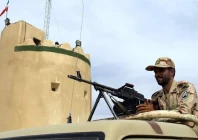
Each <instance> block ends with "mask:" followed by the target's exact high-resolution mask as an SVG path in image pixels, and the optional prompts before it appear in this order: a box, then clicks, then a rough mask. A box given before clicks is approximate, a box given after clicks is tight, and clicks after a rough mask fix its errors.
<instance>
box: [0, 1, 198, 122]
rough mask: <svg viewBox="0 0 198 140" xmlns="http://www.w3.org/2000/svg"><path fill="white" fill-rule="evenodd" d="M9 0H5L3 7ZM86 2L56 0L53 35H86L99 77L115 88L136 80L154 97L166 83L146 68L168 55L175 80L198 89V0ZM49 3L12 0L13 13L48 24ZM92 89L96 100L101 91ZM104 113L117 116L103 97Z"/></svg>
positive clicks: (69, 38) (66, 38) (68, 38)
mask: <svg viewBox="0 0 198 140" xmlns="http://www.w3.org/2000/svg"><path fill="white" fill-rule="evenodd" d="M6 3H7V0H1V1H0V9H2V10H3V9H4V7H5V5H6ZM83 4H84V10H83V9H82V8H83V6H82V0H72V1H71V0H56V1H55V0H54V1H52V10H51V20H50V29H49V34H50V35H49V39H50V40H52V41H53V42H55V41H59V42H60V43H64V42H68V43H70V44H71V45H72V46H75V41H76V40H77V39H81V41H82V48H83V50H84V52H85V53H88V54H90V56H91V76H92V80H93V81H97V82H98V83H101V84H105V85H108V86H111V87H114V88H118V87H120V86H122V85H123V84H124V83H131V84H134V86H135V87H134V88H135V90H137V91H138V92H140V93H142V94H144V96H145V97H146V98H150V96H151V95H152V94H153V93H154V92H155V91H157V90H160V89H161V87H160V86H159V85H158V84H157V82H156V80H155V78H154V73H153V72H148V71H146V70H145V67H146V66H147V65H150V64H154V63H155V61H156V59H157V58H158V57H162V56H166V57H170V58H171V59H172V60H173V61H174V62H175V65H176V76H175V80H178V81H179V80H186V81H189V82H191V83H193V84H194V85H195V87H196V88H198V74H197V72H198V64H197V63H196V62H197V61H198V57H197V51H198V48H197V45H198V28H197V25H198V16H197V15H198V10H197V6H198V0H174V1H173V0H122V1H118V0H108V1H107V0H91V1H90V0H83ZM44 7H45V0H34V1H33V0H17V1H14V0H13V1H12V0H10V3H9V12H8V17H9V18H10V20H11V22H17V21H19V20H24V21H26V22H28V23H30V24H32V25H34V26H36V27H37V28H40V29H43V25H44V15H45V14H44V12H45V9H44ZM0 11H1V10H0ZM82 12H83V20H82ZM4 20H5V15H3V16H2V17H0V30H2V29H3V28H4ZM82 21H83V22H82ZM81 22H82V23H83V24H82V25H83V26H82V32H81V33H82V34H81V38H80V31H81V30H80V29H81ZM92 91H93V93H92V94H93V99H92V100H93V103H94V102H95V99H96V96H97V95H98V92H96V91H94V89H93V90H92ZM104 117H112V115H111V113H110V111H109V110H108V107H107V105H106V104H105V103H104V101H103V100H101V102H100V103H99V106H98V108H97V109H96V112H95V114H94V116H93V119H100V118H104Z"/></svg>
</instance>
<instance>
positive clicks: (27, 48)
mask: <svg viewBox="0 0 198 140" xmlns="http://www.w3.org/2000/svg"><path fill="white" fill-rule="evenodd" d="M14 51H15V52H21V51H39V52H43V51H44V52H53V53H60V54H65V55H69V56H73V57H76V58H77V57H78V58H79V59H81V60H82V61H84V62H86V63H87V64H89V66H91V63H90V61H89V59H87V58H86V57H85V56H84V55H82V54H79V53H76V52H74V51H70V50H65V49H62V48H56V47H48V46H33V45H28V46H27V45H25V46H16V47H15V48H14Z"/></svg>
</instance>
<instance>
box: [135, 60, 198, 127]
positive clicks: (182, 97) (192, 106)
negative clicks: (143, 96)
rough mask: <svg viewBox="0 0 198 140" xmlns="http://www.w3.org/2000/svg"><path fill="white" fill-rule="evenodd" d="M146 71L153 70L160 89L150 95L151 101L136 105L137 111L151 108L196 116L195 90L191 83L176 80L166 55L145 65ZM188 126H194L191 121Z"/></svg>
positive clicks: (172, 63)
mask: <svg viewBox="0 0 198 140" xmlns="http://www.w3.org/2000/svg"><path fill="white" fill-rule="evenodd" d="M146 70H147V71H154V73H155V78H156V81H157V83H158V84H159V85H160V86H162V89H161V90H159V91H157V92H155V93H154V94H153V95H152V96H151V102H149V101H146V102H145V104H141V105H139V106H137V113H143V112H148V111H153V110H174V111H177V112H179V113H181V114H193V115H195V116H197V117H198V98H197V92H196V89H195V87H194V85H193V84H192V83H189V82H187V81H176V80H174V77H175V64H174V62H173V61H172V60H171V59H170V58H168V57H161V58H158V59H157V61H156V62H155V65H150V66H147V67H146ZM187 125H188V126H190V127H192V128H195V124H194V123H192V122H188V123H187Z"/></svg>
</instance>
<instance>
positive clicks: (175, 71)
mask: <svg viewBox="0 0 198 140" xmlns="http://www.w3.org/2000/svg"><path fill="white" fill-rule="evenodd" d="M168 70H169V71H170V70H174V74H173V77H175V73H176V70H175V69H174V68H168Z"/></svg>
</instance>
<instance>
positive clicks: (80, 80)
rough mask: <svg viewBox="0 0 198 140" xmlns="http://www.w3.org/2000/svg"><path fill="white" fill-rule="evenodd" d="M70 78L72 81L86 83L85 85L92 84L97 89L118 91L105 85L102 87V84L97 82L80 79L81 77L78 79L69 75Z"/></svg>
mask: <svg viewBox="0 0 198 140" xmlns="http://www.w3.org/2000/svg"><path fill="white" fill-rule="evenodd" d="M68 77H69V78H71V79H74V80H77V81H79V82H85V83H88V84H91V85H93V86H97V88H100V89H101V88H104V89H108V90H112V91H117V89H115V88H111V87H108V86H105V85H102V84H98V83H96V82H91V81H87V80H84V79H82V78H79V77H76V76H73V75H68Z"/></svg>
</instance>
